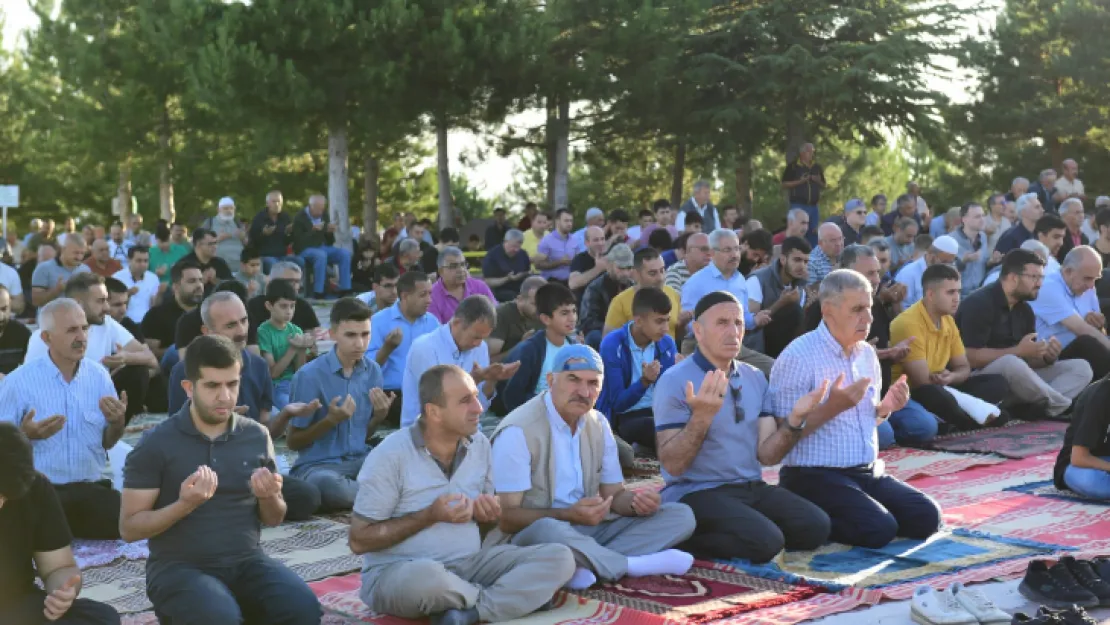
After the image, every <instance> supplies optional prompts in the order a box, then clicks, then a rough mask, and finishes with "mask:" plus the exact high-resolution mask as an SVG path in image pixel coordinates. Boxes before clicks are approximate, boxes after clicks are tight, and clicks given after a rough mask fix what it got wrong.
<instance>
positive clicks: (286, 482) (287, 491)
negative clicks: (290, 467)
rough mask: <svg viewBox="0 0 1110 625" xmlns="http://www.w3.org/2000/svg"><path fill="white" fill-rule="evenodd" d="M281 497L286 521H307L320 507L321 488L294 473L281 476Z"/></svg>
mask: <svg viewBox="0 0 1110 625" xmlns="http://www.w3.org/2000/svg"><path fill="white" fill-rule="evenodd" d="M281 497H282V499H284V500H285V506H286V510H285V520H286V521H307V520H309V519H311V518H312V515H314V514H316V511H317V510H319V509H320V489H319V488H316V487H315V486H314V485H312V484H309V483H308V482H306V481H304V480H302V479H300V478H296V477H293V476H292V475H283V476H281Z"/></svg>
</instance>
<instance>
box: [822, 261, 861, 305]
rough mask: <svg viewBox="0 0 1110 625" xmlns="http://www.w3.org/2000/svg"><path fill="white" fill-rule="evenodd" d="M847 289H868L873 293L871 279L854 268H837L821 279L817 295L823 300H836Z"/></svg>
mask: <svg viewBox="0 0 1110 625" xmlns="http://www.w3.org/2000/svg"><path fill="white" fill-rule="evenodd" d="M845 291H867V294H868V295H871V293H872V291H871V281H870V280H868V279H867V278H865V277H864V276H863V274H862V273H860V272H858V271H856V270H854V269H837V270H835V271H832V272H830V273H829V275H827V276H825V279H824V280H822V281H821V288H820V289H819V290H818V291H817V297H818V299H820V300H821V301H822V302H836V301H839V300H840V297H841V296H842V295H843V294H844V292H845Z"/></svg>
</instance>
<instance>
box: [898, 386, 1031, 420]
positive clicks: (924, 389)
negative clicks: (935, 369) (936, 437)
mask: <svg viewBox="0 0 1110 625" xmlns="http://www.w3.org/2000/svg"><path fill="white" fill-rule="evenodd" d="M953 388H955V389H956V390H957V391H961V392H964V393H967V394H968V395H973V396H975V397H978V398H979V399H981V400H983V401H985V402H987V403H988V404H995V405H997V404H999V403H1001V402H1002V401H1003V400H1005V399H1007V398H1008V397H1009V395H1010V383H1009V382H1007V381H1006V378H1005V377H1003V376H1001V375H993V374H986V375H976V376H972V377H970V378H968V379H967V381H965V382H964V383H963V384H958V385H955V386H953ZM910 397H912V398H913V399H914V400H915V401H916V402H917V403H919V404H921V405H922V406H924V407H925V410H928V411H929V412H931V413H933V414H935V415H936V416H937V418H939V419H940V420H941V421H944V422H945V423H947V424H948V425H950V426H952V427H953V428H955V429H957V430H975V429H978V428H981V427H983V426H982V425H980V424H979V423H978V422H977V421H976V420H975V419H972V418H971V415H969V414H967V413H966V412H964V410H963V408H960V404H959V403H957V402H956V398H955V397H952V394H951V393H949V392H948V391H946V390H944V387H943V386H939V385H937V384H922V385H921V386H919V387H917V388H915V389H913V390H912V391H910ZM1007 420H1008V419H1007V417H1006V413H1005V412H1003V413H1002V414H1001V415H1000V416H999V417H998V418H996V419H995V420H994V421H991V423H990V424H991V426H999V425H1002V424H1003V423H1005V422H1006V421H1007Z"/></svg>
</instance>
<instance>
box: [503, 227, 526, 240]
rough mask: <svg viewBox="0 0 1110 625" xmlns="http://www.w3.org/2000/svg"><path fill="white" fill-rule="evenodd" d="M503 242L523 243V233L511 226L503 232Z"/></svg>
mask: <svg viewBox="0 0 1110 625" xmlns="http://www.w3.org/2000/svg"><path fill="white" fill-rule="evenodd" d="M505 243H524V233H523V232H521V231H520V230H517V229H516V228H512V229H510V230H509V231H507V232H506V233H505Z"/></svg>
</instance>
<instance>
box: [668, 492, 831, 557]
mask: <svg viewBox="0 0 1110 625" xmlns="http://www.w3.org/2000/svg"><path fill="white" fill-rule="evenodd" d="M680 501H681V502H682V503H684V504H686V505H688V506H690V509H691V510H693V512H694V519H695V520H697V523H698V525H697V529H695V530H694V535H693V536H691V537H690V539H689V540H687V541H686V542H685V543H683V544H682V545H679V547H678V548H679V549H682V550H684V551H687V552H690V553H692V554H694V556H695V557H698V558H703V559H710V558H714V559H729V558H743V559H745V560H751V561H752V562H757V563H759V562H768V561H770V560H771V558H774V557H775V555H777V554H778V552H780V551H782V550H783V547H786V548H787V549H816V548H818V547H820V546H821V545H822V544H824V543H825V541H826V540H828V538H829V516H828V515H827V514H825V513H824V512H823V511H822V510H821V509H820V508H818V507H817V506H815V505H813V504H812V503H810V502H808V501H806V500H805V499H802V498H801V497H799V496H797V495H795V494H794V493H792V492H790V491H788V490H786V489H784V488H780V487H778V486H771V485H770V484H765V483H763V482H762V481H759V482H744V483H739V484H726V485H724V486H718V487H716V488H708V489H706V490H699V491H697V492H694V493H690V494H688V495H686V496H685V497H683V498H682V499H681V500H680Z"/></svg>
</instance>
